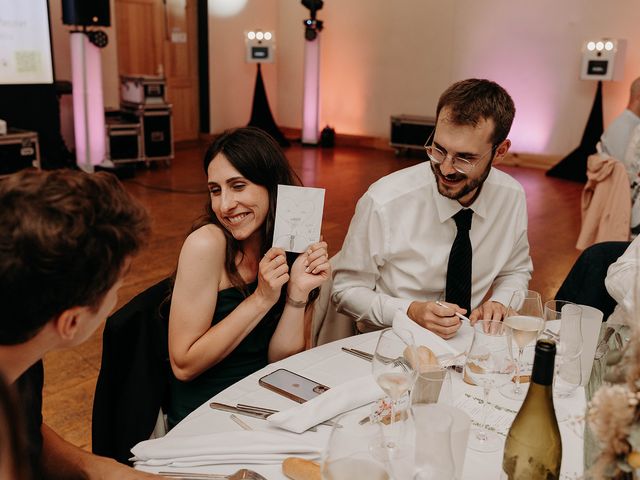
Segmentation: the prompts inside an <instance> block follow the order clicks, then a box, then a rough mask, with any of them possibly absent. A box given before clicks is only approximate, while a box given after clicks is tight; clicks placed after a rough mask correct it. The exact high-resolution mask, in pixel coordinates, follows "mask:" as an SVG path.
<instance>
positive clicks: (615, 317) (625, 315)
mask: <svg viewBox="0 0 640 480" xmlns="http://www.w3.org/2000/svg"><path fill="white" fill-rule="evenodd" d="M604 283H605V285H606V287H607V291H608V292H609V295H611V297H612V298H613V299H614V300H615V301H616V302H617V303H618V305H617V306H616V309H615V310H614V311H613V313H612V314H611V316H610V317H609V320H608V323H610V324H619V323H620V324H629V320H632V319H633V320H637V313H638V309H639V307H640V303H639V302H640V237H636V239H635V240H634V241H633V242H631V245H629V247H628V248H627V249H626V250H625V252H624V253H623V254H622V256H621V257H620V258H618V260H617V261H616V262H615V263H613V264H612V265H610V266H609V269H608V270H607V278H605V280H604Z"/></svg>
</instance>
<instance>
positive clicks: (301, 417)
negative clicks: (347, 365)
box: [267, 375, 384, 433]
mask: <svg viewBox="0 0 640 480" xmlns="http://www.w3.org/2000/svg"><path fill="white" fill-rule="evenodd" d="M383 396H384V392H383V391H382V389H381V388H380V387H379V386H378V384H377V383H376V382H375V380H374V379H373V376H372V375H365V376H364V377H359V378H356V379H354V380H349V381H348V382H345V383H342V384H340V385H337V386H335V387H331V388H330V389H329V390H327V391H326V392H324V393H322V394H321V395H318V396H317V397H315V398H313V399H311V400H309V401H307V402H305V403H302V404H300V405H296V406H295V407H292V408H289V409H287V410H282V411H280V412H278V413H274V414H273V415H270V416H269V418H267V421H268V422H269V423H271V424H272V425H275V426H277V427H280V428H284V429H285V430H289V431H290V432H295V433H302V432H304V431H305V430H308V429H309V428H311V427H313V426H315V425H318V424H319V423H322V422H324V421H327V420H329V419H330V418H333V417H335V416H336V415H339V414H341V413H344V412H347V411H349V410H353V409H354V408H358V407H361V406H362V405H366V404H367V403H370V402H373V401H375V400H377V399H378V398H381V397H383Z"/></svg>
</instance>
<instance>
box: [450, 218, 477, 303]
mask: <svg viewBox="0 0 640 480" xmlns="http://www.w3.org/2000/svg"><path fill="white" fill-rule="evenodd" d="M472 216H473V210H471V209H462V210H460V211H459V212H458V213H456V214H455V215H454V216H453V219H454V220H455V222H456V227H457V228H458V233H457V234H456V239H455V240H454V241H453V245H452V246H451V253H450V254H449V264H448V265H447V287H446V291H445V295H444V296H445V300H446V301H447V302H449V303H455V304H457V305H458V306H460V307H462V308H466V309H467V315H469V313H471V258H472V255H473V250H472V249H471V240H470V239H469V229H470V228H471V217H472Z"/></svg>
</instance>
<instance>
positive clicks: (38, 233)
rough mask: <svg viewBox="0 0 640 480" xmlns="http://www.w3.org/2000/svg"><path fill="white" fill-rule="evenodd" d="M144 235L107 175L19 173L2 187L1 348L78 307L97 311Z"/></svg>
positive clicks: (142, 218) (131, 204)
mask: <svg viewBox="0 0 640 480" xmlns="http://www.w3.org/2000/svg"><path fill="white" fill-rule="evenodd" d="M148 233H149V217H148V215H147V213H146V211H145V209H144V207H142V205H141V204H140V203H139V202H138V201H137V200H135V199H134V198H133V197H132V196H131V195H129V194H128V193H127V192H126V191H125V190H124V188H123V187H122V185H121V184H120V182H119V181H118V179H117V178H116V177H114V176H113V175H111V174H108V173H96V174H92V175H90V174H87V173H83V172H79V171H73V170H55V171H48V172H46V171H36V170H23V171H21V172H18V173H16V174H13V175H10V176H8V177H4V178H1V179H0V344H17V343H23V342H25V341H26V340H28V339H29V338H31V337H33V336H34V335H35V334H37V332H38V331H39V330H40V329H41V328H42V327H43V326H44V325H45V324H46V323H47V322H48V321H50V320H52V319H53V318H56V316H58V315H60V314H61V313H62V312H64V311H65V310H68V309H69V308H72V307H76V306H87V307H90V308H94V309H97V308H98V306H99V305H100V304H101V303H102V300H103V298H104V295H105V294H106V293H107V292H108V291H109V289H111V287H112V286H113V285H114V284H115V283H116V281H117V280H118V278H119V277H120V275H121V274H122V269H123V266H124V264H125V261H126V259H127V258H128V257H130V256H131V255H133V254H134V253H136V252H137V251H138V249H139V248H140V246H141V245H142V242H143V240H144V238H145V237H146V236H147V235H148Z"/></svg>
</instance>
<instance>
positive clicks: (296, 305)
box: [287, 293, 307, 308]
mask: <svg viewBox="0 0 640 480" xmlns="http://www.w3.org/2000/svg"><path fill="white" fill-rule="evenodd" d="M287 305H291V306H292V307H293V308H304V307H306V306H307V301H306V300H294V299H293V298H291V297H290V296H289V294H288V293H287Z"/></svg>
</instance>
